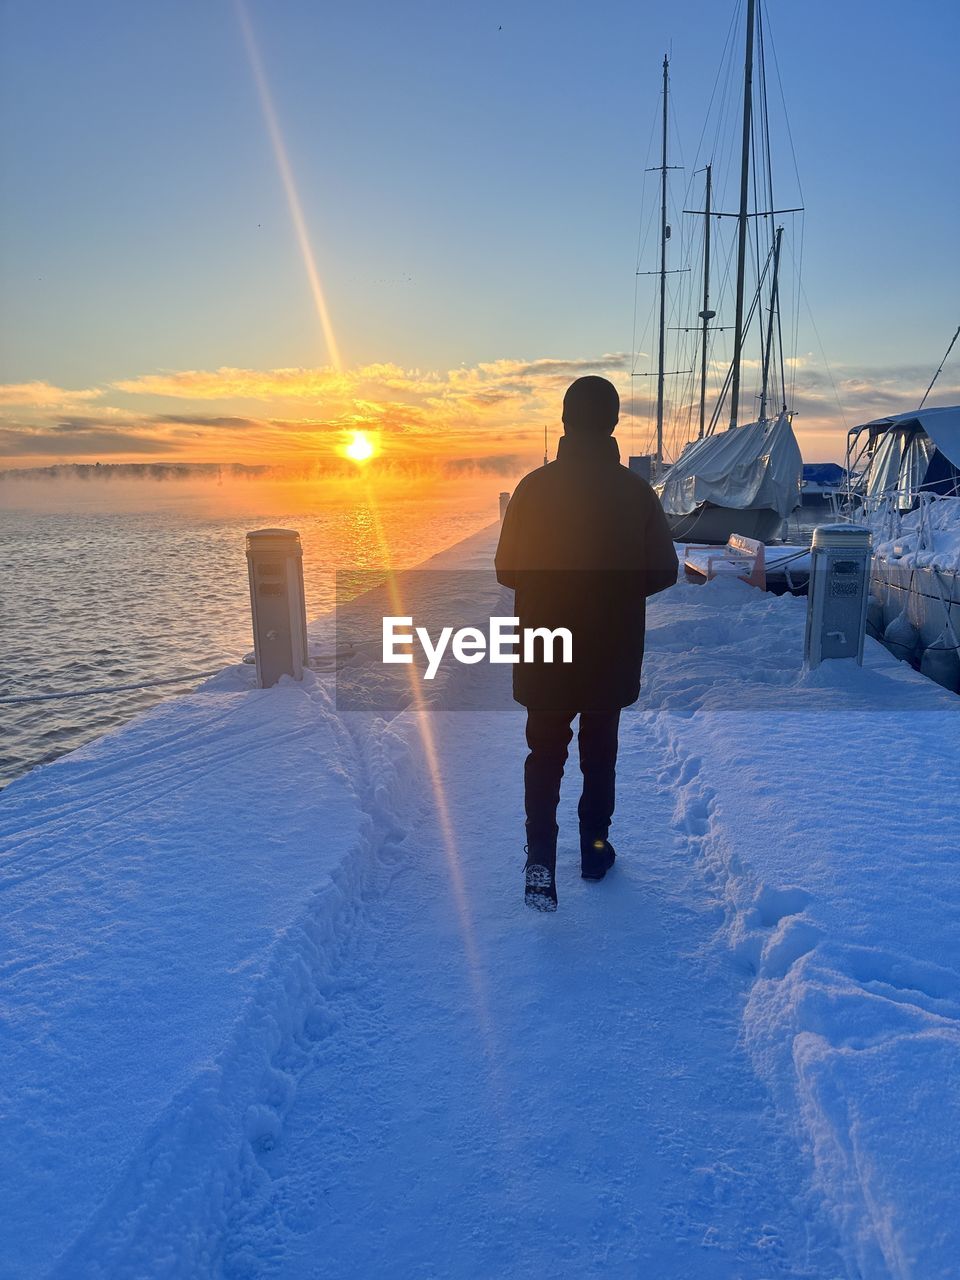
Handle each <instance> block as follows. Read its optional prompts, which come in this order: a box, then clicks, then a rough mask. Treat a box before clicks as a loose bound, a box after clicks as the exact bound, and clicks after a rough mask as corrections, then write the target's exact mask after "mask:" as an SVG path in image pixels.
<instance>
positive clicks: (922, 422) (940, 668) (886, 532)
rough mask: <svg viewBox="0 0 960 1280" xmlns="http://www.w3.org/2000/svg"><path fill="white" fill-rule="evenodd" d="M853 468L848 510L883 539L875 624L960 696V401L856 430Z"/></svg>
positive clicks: (850, 452) (877, 555)
mask: <svg viewBox="0 0 960 1280" xmlns="http://www.w3.org/2000/svg"><path fill="white" fill-rule="evenodd" d="M847 465H848V471H851V470H853V469H854V468H856V469H858V471H859V475H858V478H857V479H856V480H855V481H852V482H851V483H850V486H849V492H848V503H847V508H848V513H849V514H851V515H852V516H853V517H854V518H856V519H860V520H865V521H866V522H867V523H868V524H869V525H870V527H871V528H872V530H873V535H874V560H873V594H872V599H871V605H870V610H869V612H868V617H867V625H868V628H869V630H870V631H871V633H872V634H873V635H874V636H875V637H876V638H877V639H881V640H883V642H884V643H885V644H886V645H887V647H888V648H889V649H891V651H892V652H893V653H895V654H896V656H897V657H898V658H901V659H903V660H905V661H908V662H911V663H912V664H913V665H915V666H919V667H920V669H921V670H922V671H924V672H925V674H927V675H929V676H931V678H932V679H935V680H937V681H938V683H940V684H942V685H944V686H945V687H947V688H950V689H953V690H954V691H955V692H960V405H953V406H948V407H942V408H934V409H919V410H915V411H913V412H911V413H901V414H894V415H891V416H890V417H887V418H878V419H876V420H874V421H873V422H868V423H865V424H864V425H863V426H860V427H855V428H853V430H852V431H851V432H850V433H849V436H848V441H847Z"/></svg>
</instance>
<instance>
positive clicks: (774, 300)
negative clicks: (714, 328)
mask: <svg viewBox="0 0 960 1280" xmlns="http://www.w3.org/2000/svg"><path fill="white" fill-rule="evenodd" d="M782 235H783V227H777V234H776V238H775V239H774V242H773V283H772V284H771V286H770V315H769V316H768V317H767V338H766V341H765V342H764V344H763V381H762V383H761V386H760V421H761V422H764V421H765V420H766V417H767V383H768V382H769V379H770V353H771V351H772V350H773V321H774V317H775V316H776V314H777V307H778V304H779V297H778V295H779V282H780V238H781V236H782Z"/></svg>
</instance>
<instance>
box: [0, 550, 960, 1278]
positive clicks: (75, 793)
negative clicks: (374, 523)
mask: <svg viewBox="0 0 960 1280" xmlns="http://www.w3.org/2000/svg"><path fill="white" fill-rule="evenodd" d="M494 538H495V530H487V531H484V532H483V533H482V534H480V535H477V536H476V537H475V538H473V539H470V540H468V541H467V542H466V543H464V544H461V545H460V546H458V547H457V548H453V549H452V550H451V551H450V552H447V553H445V554H444V556H442V557H438V558H436V559H435V560H434V561H432V562H430V564H431V567H432V568H444V569H455V570H457V571H463V577H462V584H463V585H462V593H463V597H464V601H466V598H467V596H469V597H470V599H471V601H472V607H473V608H474V610H475V612H476V613H477V614H478V615H480V614H483V613H484V612H485V611H487V610H492V609H493V608H494V606H495V605H496V608H497V611H499V612H503V613H508V612H509V608H506V607H502V606H504V605H508V604H509V595H508V594H507V595H504V594H503V593H501V591H500V589H499V588H497V587H496V584H495V583H494V582H493V580H492V576H491V575H484V574H482V573H480V572H475V571H479V570H482V569H483V568H484V567H486V566H487V565H489V560H490V555H491V552H492V547H493V543H494ZM467 570H470V571H474V572H466V571H467ZM497 602H499V603H497ZM804 609H805V602H804V601H802V600H798V599H795V598H793V597H791V596H783V597H773V596H770V595H763V594H761V593H759V592H756V591H754V590H753V589H751V588H749V587H747V586H746V585H745V584H743V583H741V582H737V581H730V580H717V581H715V582H711V583H709V584H706V585H703V586H694V585H691V584H681V585H678V586H677V587H676V588H674V589H672V590H671V591H669V592H667V593H664V594H663V595H662V596H660V597H658V598H657V599H656V600H655V601H652V602H651V604H650V608H649V615H648V627H649V629H648V644H647V659H646V663H645V687H644V692H643V695H642V697H641V701H640V703H639V704H638V706H637V707H636V708H635V709H633V710H632V711H630V712H627V713H625V715H624V725H623V732H622V736H621V755H620V771H619V776H620V788H619V796H618V808H617V815H616V818H615V826H614V830H613V832H612V833H611V836H612V839H613V841H614V843H615V845H616V847H617V854H618V857H617V864H616V867H615V868H614V870H613V871H612V872H611V873H610V875H609V876H608V878H607V879H606V880H605V881H604V882H603V883H601V884H599V885H597V884H586V883H585V882H582V881H581V880H580V879H579V878H578V876H577V859H578V850H577V844H576V826H575V803H576V785H575V778H574V777H569V776H568V779H567V782H566V784H565V792H564V799H563V802H562V817H561V828H562V836H561V844H560V854H559V873H558V888H559V897H560V904H559V911H558V912H557V913H556V914H555V915H542V914H539V913H532V912H529V911H527V910H525V908H524V907H523V906H522V872H521V868H522V864H523V853H522V824H521V815H522V808H521V766H522V759H523V753H524V746H523V740H522V713H521V712H520V710H519V709H518V708H515V707H511V706H510V705H509V698H508V694H507V692H506V691H507V689H508V685H509V668H504V667H499V668H498V667H483V668H478V667H471V668H461V669H459V670H458V669H455V668H452V669H445V670H444V671H442V673H441V676H438V680H437V681H436V684H437V688H436V689H435V690H432V691H431V695H430V696H431V698H432V700H433V701H432V703H431V705H430V706H429V707H428V708H427V709H426V710H424V711H423V713H422V714H417V713H416V712H415V710H409V709H408V710H406V711H404V712H401V713H399V714H397V715H396V716H394V718H393V719H392V720H391V721H390V723H389V724H386V723H384V721H383V720H381V719H379V718H378V717H377V716H376V715H374V714H372V713H367V712H365V713H360V712H348V711H344V710H342V709H341V710H340V711H339V712H338V710H337V708H336V704H335V702H334V699H333V696H332V693H333V685H332V679H333V678H332V675H331V674H330V673H309V674H308V675H307V676H306V677H305V679H304V681H303V683H302V685H298V684H295V683H293V682H285V683H284V684H282V685H281V686H278V687H277V688H275V689H272V690H265V691H258V690H255V689H253V688H252V687H251V681H252V679H253V673H252V671H251V670H250V668H249V667H244V666H241V665H238V666H237V667H233V668H228V669H227V670H226V671H224V672H223V673H222V674H221V675H220V676H218V677H215V678H214V679H213V680H211V681H209V682H207V684H205V685H204V686H203V687H202V688H201V689H200V690H199V691H197V692H196V693H194V694H192V695H190V696H189V697H186V698H179V699H176V700H173V701H170V702H167V703H164V704H162V705H161V706H159V707H156V708H154V709H153V710H152V711H150V712H148V713H147V714H146V715H144V716H142V717H140V718H139V719H138V720H136V721H134V722H133V723H132V724H130V725H128V726H127V727H126V728H124V729H123V730H121V731H119V732H117V733H114V734H111V735H109V736H108V737H106V738H103V739H101V740H100V741H99V742H97V743H94V744H91V745H90V746H88V747H85V748H84V749H82V750H81V751H79V752H75V753H74V754H72V755H70V756H67V757H65V758H63V759H61V760H59V761H57V762H56V763H54V764H52V765H49V766H46V767H44V768H43V769H40V770H36V771H34V772H33V773H32V774H30V775H28V776H27V777H26V778H24V779H22V780H20V781H19V782H17V783H15V784H13V786H11V787H10V788H8V789H7V791H6V792H4V793H3V795H2V797H0V850H2V880H0V885H2V888H3V893H4V907H5V913H4V914H5V920H6V923H7V930H6V933H5V942H4V951H3V954H2V957H0V960H2V964H3V974H4V996H3V1004H2V1006H0V1012H2V1021H0V1094H2V1111H3V1116H4V1160H3V1162H2V1167H0V1205H2V1210H0V1215H2V1216H0V1227H2V1235H0V1238H2V1240H3V1245H2V1246H0V1275H3V1276H10V1277H17V1280H21V1278H27V1277H32V1276H47V1275H53V1276H60V1277H70V1278H71V1280H72V1278H73V1277H87V1276H90V1277H95V1276H96V1277H100V1276H103V1277H106V1276H110V1277H123V1276H131V1277H133V1276H137V1277H143V1276H150V1277H153V1276H178V1277H179V1276H188V1275H212V1276H222V1277H229V1278H231V1280H240V1278H241V1277H261V1276H278V1277H284V1278H285V1280H286V1278H287V1277H289V1278H290V1280H298V1277H301V1276H313V1275H316V1274H318V1271H319V1273H322V1274H324V1275H327V1276H344V1277H346V1276H356V1275H376V1274H389V1275H396V1276H425V1277H426V1276H438V1277H440V1276H451V1275H458V1276H460V1275H463V1276H471V1275H473V1276H490V1275H503V1276H542V1275H547V1274H557V1275H570V1276H578V1277H579V1276H591V1275H598V1276H599V1275H608V1274H612V1275H626V1274H645V1275H655V1276H658V1277H674V1276H676V1277H680V1276H697V1277H706V1278H708V1280H709V1278H710V1277H718V1278H719V1277H729V1276H733V1275H736V1276H744V1277H757V1278H758V1280H759V1278H760V1277H764V1278H767V1277H774V1276H792V1277H801V1276H803V1277H810V1278H811V1280H813V1278H814V1277H825V1276H831V1277H832V1276H843V1275H846V1276H850V1277H855V1276H862V1277H874V1276H876V1277H882V1276H896V1277H908V1276H910V1277H918V1278H919V1277H922V1278H923V1280H928V1278H929V1277H936V1276H948V1275H951V1274H954V1268H955V1259H956V1258H957V1257H958V1256H960V1229H958V1226H957V1215H956V1213H955V1204H954V1191H955V1187H956V1184H957V1179H958V1172H960V1170H958V1164H960V1158H958V1156H957V1154H956V1148H955V1142H954V1141H953V1137H954V1135H955V1134H956V1132H957V1126H958V1123H960V1022H958V1019H960V982H958V973H960V892H958V890H960V871H958V864H957V860H956V832H957V831H958V830H960V821H958V820H960V797H958V789H957V786H956V765H955V762H956V759H957V756H958V748H960V720H958V711H960V703H958V701H957V699H956V698H955V697H953V696H951V695H949V694H947V693H946V692H945V691H943V690H941V689H940V688H939V687H937V686H935V685H933V684H932V683H930V682H928V681H926V680H924V679H923V678H922V677H921V676H919V675H918V674H917V673H916V672H914V671H912V670H911V669H910V668H908V667H907V666H906V665H904V664H898V663H897V662H896V661H895V659H893V658H892V656H891V655H890V654H889V653H887V651H886V650H884V649H883V648H882V647H881V646H879V645H877V644H874V643H872V642H869V641H868V648H867V654H866V656H865V665H864V667H863V669H859V668H857V667H855V666H852V665H850V664H847V663H839V662H834V663H826V664H824V665H823V666H821V667H820V668H818V669H817V670H816V671H815V672H805V671H804V670H803V669H802V666H801V662H800V653H801V649H802V632H803V621H804ZM470 620H471V619H470V618H469V617H464V622H469V621H470ZM313 638H314V644H315V646H316V647H317V648H318V650H321V651H322V650H323V649H324V647H325V646H329V645H330V643H331V629H330V625H329V620H327V622H326V623H322V624H320V625H318V626H316V627H315V628H313ZM465 680H470V681H473V682H477V681H479V682H480V684H481V685H482V684H483V683H484V682H487V683H488V684H489V686H490V687H489V688H488V689H486V690H484V689H482V688H481V689H479V690H478V693H477V695H476V696H475V697H474V698H473V699H472V701H473V703H474V704H475V706H476V707H477V708H478V709H475V710H471V711H470V712H469V713H465V712H464V711H463V710H453V709H451V708H453V707H460V706H462V705H463V704H464V702H465V701H467V702H470V701H471V699H469V698H468V699H464V697H463V690H462V689H459V688H458V685H460V684H461V683H462V682H463V681H465ZM494 686H495V688H494ZM480 693H483V694H484V696H483V697H481V696H480ZM494 693H496V694H497V696H493V695H494ZM500 695H503V696H502V697H501V696H500ZM483 708H488V709H483ZM434 761H435V762H437V769H436V776H434V775H433V774H432V772H431V763H432V762H434ZM571 769H572V773H573V774H574V775H575V773H576V769H575V766H571ZM437 783H439V790H438V789H437V785H436V784H437Z"/></svg>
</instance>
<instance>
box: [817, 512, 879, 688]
mask: <svg viewBox="0 0 960 1280" xmlns="http://www.w3.org/2000/svg"><path fill="white" fill-rule="evenodd" d="M810 554H811V565H810V585H809V587H808V588H807V634H806V640H805V643H804V649H803V656H804V658H805V660H806V661H807V662H808V663H809V665H810V666H811V667H818V666H819V665H820V663H821V662H822V661H823V660H824V659H825V658H855V659H856V660H857V662H858V663H862V662H863V637H864V632H865V630H866V619H867V597H868V595H869V592H870V556H871V534H870V530H869V529H865V528H863V527H862V526H860V525H855V524H822V525H819V526H818V527H817V528H816V529H814V531H813V546H812V548H811V552H810Z"/></svg>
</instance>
